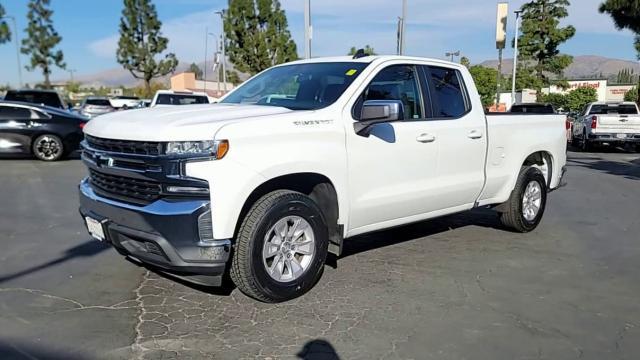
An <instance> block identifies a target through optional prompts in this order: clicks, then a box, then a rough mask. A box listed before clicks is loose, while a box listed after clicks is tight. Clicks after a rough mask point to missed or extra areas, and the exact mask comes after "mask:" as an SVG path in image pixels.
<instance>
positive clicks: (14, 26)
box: [0, 15, 22, 87]
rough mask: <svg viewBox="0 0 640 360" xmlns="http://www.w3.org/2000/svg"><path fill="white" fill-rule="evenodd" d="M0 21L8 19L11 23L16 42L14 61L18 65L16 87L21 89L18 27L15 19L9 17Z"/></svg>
mask: <svg viewBox="0 0 640 360" xmlns="http://www.w3.org/2000/svg"><path fill="white" fill-rule="evenodd" d="M0 19H10V20H11V21H12V22H13V36H15V41H16V60H17V64H18V85H19V87H22V64H21V63H20V45H18V42H19V40H18V25H17V24H16V18H15V17H13V16H11V15H7V16H4V17H2V18H0Z"/></svg>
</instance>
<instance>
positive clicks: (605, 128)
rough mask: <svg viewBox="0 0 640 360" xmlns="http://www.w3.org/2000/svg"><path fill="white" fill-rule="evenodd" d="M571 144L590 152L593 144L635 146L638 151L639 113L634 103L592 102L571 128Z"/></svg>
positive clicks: (639, 139) (639, 144) (639, 147)
mask: <svg viewBox="0 0 640 360" xmlns="http://www.w3.org/2000/svg"><path fill="white" fill-rule="evenodd" d="M572 143H573V144H577V145H579V146H580V147H581V149H582V150H583V151H590V150H591V148H592V147H593V145H594V144H609V145H623V146H624V145H635V147H636V150H638V151H640V113H639V112H638V105H636V103H634V102H594V103H591V104H589V105H587V106H586V107H585V109H584V111H583V112H582V114H581V115H580V117H579V118H578V121H577V123H574V124H573V141H572Z"/></svg>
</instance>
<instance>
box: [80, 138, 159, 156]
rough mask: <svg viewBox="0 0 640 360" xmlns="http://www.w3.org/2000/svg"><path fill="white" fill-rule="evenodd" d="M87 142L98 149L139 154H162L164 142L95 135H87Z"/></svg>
mask: <svg viewBox="0 0 640 360" xmlns="http://www.w3.org/2000/svg"><path fill="white" fill-rule="evenodd" d="M85 140H86V141H87V144H88V145H89V146H90V147H91V148H93V149H96V150H102V151H108V152H114V153H122V154H137V155H160V154H161V153H162V143H160V142H149V141H130V140H113V139H101V138H97V137H94V136H89V135H86V136H85Z"/></svg>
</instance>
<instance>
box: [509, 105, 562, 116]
mask: <svg viewBox="0 0 640 360" xmlns="http://www.w3.org/2000/svg"><path fill="white" fill-rule="evenodd" d="M509 112H511V113H518V114H521V113H526V114H557V111H556V109H554V107H553V105H551V104H540V103H523V104H513V105H512V106H511V110H509Z"/></svg>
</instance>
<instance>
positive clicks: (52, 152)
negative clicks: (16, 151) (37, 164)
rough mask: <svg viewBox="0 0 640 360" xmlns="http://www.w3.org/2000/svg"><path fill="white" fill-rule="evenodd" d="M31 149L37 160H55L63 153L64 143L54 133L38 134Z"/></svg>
mask: <svg viewBox="0 0 640 360" xmlns="http://www.w3.org/2000/svg"><path fill="white" fill-rule="evenodd" d="M32 151H33V155H34V156H35V157H36V158H38V159H39V160H42V161H56V160H60V159H61V158H62V156H63V155H64V144H63V143H62V140H61V139H60V138H59V137H58V136H56V135H51V134H45V135H40V136H38V137H37V138H36V140H35V141H34V142H33V145H32Z"/></svg>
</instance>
